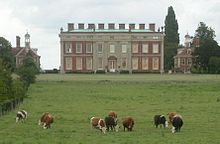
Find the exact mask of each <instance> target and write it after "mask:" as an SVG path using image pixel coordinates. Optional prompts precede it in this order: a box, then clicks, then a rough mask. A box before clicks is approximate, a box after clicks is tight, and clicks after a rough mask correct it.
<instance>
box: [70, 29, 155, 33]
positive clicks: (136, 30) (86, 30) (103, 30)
mask: <svg viewBox="0 0 220 144" xmlns="http://www.w3.org/2000/svg"><path fill="white" fill-rule="evenodd" d="M68 32H82V33H83V32H97V33H99V32H100V33H101V32H109V33H111V32H153V31H151V30H149V29H130V30H129V29H74V30H72V31H68Z"/></svg>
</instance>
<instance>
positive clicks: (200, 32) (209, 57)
mask: <svg viewBox="0 0 220 144" xmlns="http://www.w3.org/2000/svg"><path fill="white" fill-rule="evenodd" d="M215 36H216V35H215V31H214V30H213V29H212V28H211V27H209V26H207V25H206V24H205V23H204V22H200V23H199V25H198V28H197V29H196V30H195V35H194V37H196V38H198V39H199V46H198V47H195V49H194V51H193V54H192V55H193V66H192V68H191V72H192V73H220V46H219V45H218V43H217V41H215ZM178 47H180V45H179V33H178V22H177V19H176V16H175V12H174V10H173V7H172V6H170V7H169V8H168V14H167V16H166V18H165V38H164V69H165V71H168V70H172V69H173V66H174V59H173V57H174V56H175V55H176V53H177V49H178Z"/></svg>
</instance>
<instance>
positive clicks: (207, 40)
mask: <svg viewBox="0 0 220 144" xmlns="http://www.w3.org/2000/svg"><path fill="white" fill-rule="evenodd" d="M195 36H196V37H198V38H199V47H196V48H195V51H194V53H193V55H194V57H195V67H196V69H197V70H198V71H200V72H208V71H209V69H208V68H209V61H210V58H211V57H212V56H213V55H214V51H215V50H217V49H219V48H218V43H217V42H216V41H215V40H214V38H215V31H214V30H213V29H212V28H211V27H208V26H206V24H205V23H203V22H200V24H199V27H198V28H197V30H196V34H195Z"/></svg>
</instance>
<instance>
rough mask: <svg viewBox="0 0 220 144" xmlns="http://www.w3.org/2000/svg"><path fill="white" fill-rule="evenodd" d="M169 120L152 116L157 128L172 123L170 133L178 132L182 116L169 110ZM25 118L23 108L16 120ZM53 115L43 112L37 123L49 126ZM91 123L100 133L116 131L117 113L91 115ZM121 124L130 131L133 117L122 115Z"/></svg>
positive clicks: (181, 123)
mask: <svg viewBox="0 0 220 144" xmlns="http://www.w3.org/2000/svg"><path fill="white" fill-rule="evenodd" d="M167 115H168V119H169V121H168V122H167V120H166V117H165V116H164V115H155V116H154V119H153V120H154V125H155V127H156V128H157V127H158V126H159V125H160V126H161V125H162V126H163V127H164V128H166V127H168V125H169V124H170V125H172V129H171V131H172V133H175V132H180V129H181V127H182V125H183V119H182V116H181V115H179V114H177V113H176V112H170V113H168V114H167ZM26 119H27V112H26V111H25V110H21V111H18V112H17V115H16V122H18V121H21V122H24V121H25V120H26ZM53 121H54V118H53V116H52V115H51V114H50V113H48V112H45V113H43V115H42V116H41V117H40V119H39V123H38V124H39V125H41V126H42V127H43V128H44V129H48V128H50V125H51V124H52V123H53ZM90 122H91V125H92V127H93V128H95V129H98V130H100V131H101V132H102V133H104V134H105V133H106V131H116V132H118V130H119V128H120V127H119V125H118V118H117V113H116V112H114V111H110V112H109V114H108V116H107V117H105V119H102V118H99V117H92V118H91V119H90ZM122 125H123V129H124V131H125V130H126V129H127V131H132V128H133V126H134V119H133V118H132V117H130V116H127V117H124V118H123V119H122Z"/></svg>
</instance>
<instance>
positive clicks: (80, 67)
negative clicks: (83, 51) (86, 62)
mask: <svg viewBox="0 0 220 144" xmlns="http://www.w3.org/2000/svg"><path fill="white" fill-rule="evenodd" d="M78 66H79V67H78ZM76 70H82V57H76Z"/></svg>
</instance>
